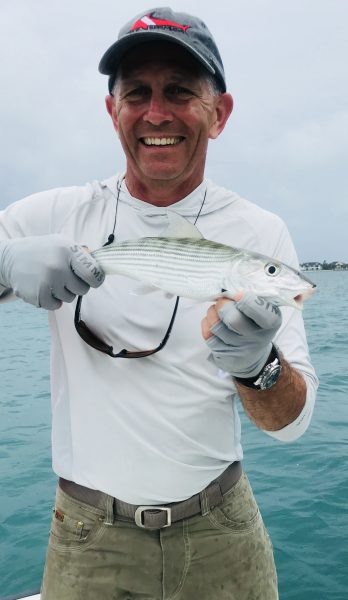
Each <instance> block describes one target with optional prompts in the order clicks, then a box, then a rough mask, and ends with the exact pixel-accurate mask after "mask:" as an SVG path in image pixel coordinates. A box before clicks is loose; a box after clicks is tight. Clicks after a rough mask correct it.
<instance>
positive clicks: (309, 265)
mask: <svg viewBox="0 0 348 600" xmlns="http://www.w3.org/2000/svg"><path fill="white" fill-rule="evenodd" d="M300 267H301V269H302V271H321V270H322V268H323V265H322V264H321V263H320V262H305V263H302V264H301V265H300Z"/></svg>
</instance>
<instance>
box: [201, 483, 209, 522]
mask: <svg viewBox="0 0 348 600" xmlns="http://www.w3.org/2000/svg"><path fill="white" fill-rule="evenodd" d="M199 499H200V502H201V513H202V517H206V516H207V514H208V513H209V510H210V506H209V500H208V496H207V491H206V489H204V490H202V491H201V492H200V493H199Z"/></svg>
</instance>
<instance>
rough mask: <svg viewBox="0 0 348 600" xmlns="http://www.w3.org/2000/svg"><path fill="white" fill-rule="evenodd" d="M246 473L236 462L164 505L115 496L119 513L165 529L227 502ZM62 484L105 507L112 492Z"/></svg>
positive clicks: (138, 522)
mask: <svg viewBox="0 0 348 600" xmlns="http://www.w3.org/2000/svg"><path fill="white" fill-rule="evenodd" d="M241 474H242V465H241V463H240V462H234V463H232V464H231V465H230V466H229V467H227V469H226V470H225V471H224V472H223V473H222V474H221V475H220V476H219V477H217V478H216V479H214V480H213V481H212V482H211V483H209V485H208V486H207V487H206V488H205V489H204V490H202V491H201V492H199V493H198V494H195V495H194V496H191V497H190V498H188V499H187V500H183V501H182V502H174V503H171V504H165V505H162V506H157V505H154V506H139V505H136V504H128V502H123V501H122V500H118V499H117V498H114V499H113V506H114V515H115V517H123V518H124V519H126V520H129V521H133V522H135V523H136V525H138V527H143V528H145V529H162V527H169V526H170V525H171V524H172V523H176V522H177V521H181V520H182V519H188V518H189V517H193V516H195V515H198V514H200V513H201V514H203V515H204V514H207V513H208V512H209V510H210V509H212V508H214V507H215V506H219V505H220V504H222V502H223V496H224V495H225V494H226V493H227V492H228V491H229V490H230V489H231V488H232V487H233V486H234V485H235V483H237V481H238V479H239V478H240V476H241ZM58 485H59V487H60V488H61V489H62V490H63V491H64V492H66V493H67V494H68V495H69V496H72V498H75V500H79V501H80V502H85V503H86V504H91V505H92V506H95V507H98V508H105V505H106V500H107V498H109V497H110V496H108V494H105V493H104V492H100V491H98V490H92V489H90V488H87V487H84V486H83V485H79V484H78V483H74V482H73V481H68V480H67V479H63V478H62V477H60V478H59V482H58Z"/></svg>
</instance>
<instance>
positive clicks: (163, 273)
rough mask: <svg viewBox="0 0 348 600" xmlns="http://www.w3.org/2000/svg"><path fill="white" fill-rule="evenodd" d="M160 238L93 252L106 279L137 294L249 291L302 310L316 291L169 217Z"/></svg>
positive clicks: (205, 295)
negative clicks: (119, 280)
mask: <svg viewBox="0 0 348 600" xmlns="http://www.w3.org/2000/svg"><path fill="white" fill-rule="evenodd" d="M168 218H169V220H170V226H169V228H168V231H167V234H166V236H165V237H164V236H163V237H144V238H140V239H138V240H126V241H123V242H113V243H112V244H110V245H108V246H103V247H102V248H100V249H99V250H95V251H94V252H92V256H93V257H94V258H95V259H96V260H97V262H98V263H99V266H100V267H101V268H102V269H103V271H104V272H105V273H106V274H116V273H117V274H119V275H126V276H127V277H131V278H133V279H135V280H137V281H140V282H141V284H142V285H141V286H140V287H138V290H137V293H149V292H152V291H154V290H162V291H163V292H165V293H166V294H169V295H174V296H182V297H185V298H192V299H194V300H200V301H207V300H209V301H213V300H216V299H217V298H220V297H222V296H224V297H227V298H231V299H233V298H234V296H235V295H236V294H237V293H240V292H244V291H252V292H253V293H255V294H256V295H258V296H259V297H261V298H264V299H265V300H267V301H269V302H272V303H273V304H277V305H278V306H281V305H287V306H293V307H295V308H298V309H301V308H302V307H303V301H304V300H305V299H306V298H308V297H309V296H310V295H311V294H312V293H313V291H314V288H315V285H314V283H312V282H311V281H310V280H309V279H308V278H307V277H305V276H304V275H303V274H302V273H301V272H299V271H297V270H296V269H293V268H292V267H289V266H287V265H285V264H284V263H282V262H280V261H278V260H275V259H273V258H269V257H267V256H264V255H262V254H258V253H256V252H252V251H249V250H244V249H241V248H234V247H232V246H227V245H225V244H219V243H217V242H214V241H211V240H207V239H205V238H203V237H202V235H201V234H200V232H199V231H198V229H197V228H196V227H195V226H194V225H192V224H191V223H189V222H188V221H187V220H186V219H184V218H183V217H181V216H180V215H178V214H177V213H173V212H172V211H171V212H170V213H169V216H168Z"/></svg>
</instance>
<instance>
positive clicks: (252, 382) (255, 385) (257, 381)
mask: <svg viewBox="0 0 348 600" xmlns="http://www.w3.org/2000/svg"><path fill="white" fill-rule="evenodd" d="M272 364H274V366H275V367H276V366H278V369H279V373H278V377H279V375H280V370H281V363H280V356H279V353H278V350H277V348H276V347H275V346H274V344H272V349H271V352H270V353H269V356H268V358H267V361H266V362H265V364H264V365H263V367H262V369H261V371H260V372H259V373H258V374H257V375H254V377H234V379H235V381H237V383H240V384H241V385H244V386H246V387H249V388H252V389H253V390H262V389H267V387H266V386H264V385H263V382H262V376H263V375H264V373H265V370H267V368H269V367H271V365H272ZM278 377H277V379H278ZM274 383H275V381H274V382H273V383H272V385H273V384H274ZM269 387H271V386H269Z"/></svg>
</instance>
